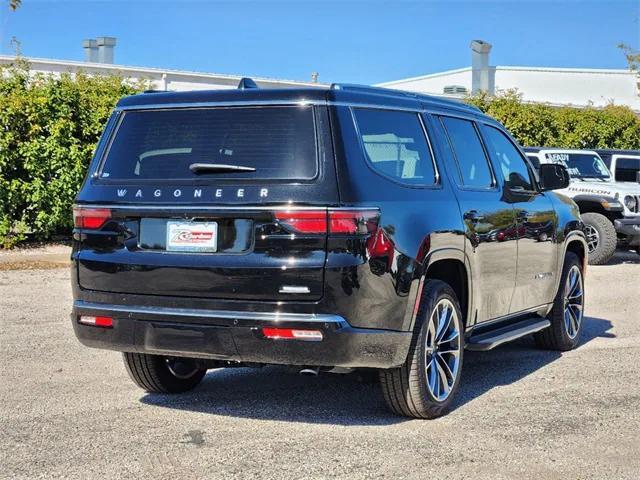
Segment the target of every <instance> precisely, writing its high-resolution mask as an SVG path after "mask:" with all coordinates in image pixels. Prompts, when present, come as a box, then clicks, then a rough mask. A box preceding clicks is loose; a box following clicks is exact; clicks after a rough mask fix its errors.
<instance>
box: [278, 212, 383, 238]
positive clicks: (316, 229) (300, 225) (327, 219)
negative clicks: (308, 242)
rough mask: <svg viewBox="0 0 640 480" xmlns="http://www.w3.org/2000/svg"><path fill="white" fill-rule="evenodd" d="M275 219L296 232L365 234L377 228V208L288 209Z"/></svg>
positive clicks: (378, 215) (378, 213) (378, 214)
mask: <svg viewBox="0 0 640 480" xmlns="http://www.w3.org/2000/svg"><path fill="white" fill-rule="evenodd" d="M275 216H276V220H278V222H279V223H280V224H282V225H284V226H285V227H287V228H288V229H289V230H293V231H294V232H296V233H312V234H321V233H327V231H328V232H329V233H331V234H366V233H373V232H375V231H376V229H377V228H378V220H379V217H380V212H379V211H378V210H331V209H330V210H329V211H326V210H289V211H282V212H276V214H275Z"/></svg>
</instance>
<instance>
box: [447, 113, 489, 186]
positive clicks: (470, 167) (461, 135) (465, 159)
mask: <svg viewBox="0 0 640 480" xmlns="http://www.w3.org/2000/svg"><path fill="white" fill-rule="evenodd" d="M441 119H442V123H443V125H444V127H445V129H446V130H447V133H448V135H449V139H450V140H451V147H452V148H453V151H454V153H455V155H456V159H457V161H458V167H459V168H460V174H461V175H462V184H463V185H464V186H466V187H485V188H487V187H491V186H492V185H493V177H492V176H491V170H490V168H489V163H488V160H487V156H486V155H485V153H484V149H483V148H482V142H481V141H480V137H478V132H477V131H476V129H475V127H474V125H473V123H472V122H470V121H468V120H462V119H459V118H451V117H441Z"/></svg>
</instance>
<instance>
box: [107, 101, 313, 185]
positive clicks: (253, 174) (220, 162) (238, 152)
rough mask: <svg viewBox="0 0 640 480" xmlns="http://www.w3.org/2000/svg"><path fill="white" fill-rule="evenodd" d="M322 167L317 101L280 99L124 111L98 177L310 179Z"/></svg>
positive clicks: (145, 178) (138, 178)
mask: <svg viewBox="0 0 640 480" xmlns="http://www.w3.org/2000/svg"><path fill="white" fill-rule="evenodd" d="M194 164H205V165H213V167H207V168H204V169H203V168H200V169H198V168H196V167H193V165H194ZM236 167H240V170H238V169H236V170H235V171H234V168H236ZM194 168H195V170H196V171H193V170H194ZM317 173H318V161H317V155H316V134H315V125H314V115H313V107H311V106H304V107H299V106H292V107H288V106H283V107H234V108H182V109H158V110H133V111H126V112H125V113H123V117H122V119H121V121H120V123H119V125H118V127H117V130H116V133H115V136H114V137H113V141H112V143H111V146H110V148H109V150H108V152H107V156H106V159H105V160H104V164H103V166H102V168H101V170H100V174H99V176H100V178H102V179H114V180H121V179H123V180H147V179H202V178H204V179H206V178H211V179H220V178H223V179H225V178H226V179H261V180H262V179H267V180H310V179H313V178H314V177H315V176H316V175H317Z"/></svg>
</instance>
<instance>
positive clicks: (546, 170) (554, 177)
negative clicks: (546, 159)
mask: <svg viewBox="0 0 640 480" xmlns="http://www.w3.org/2000/svg"><path fill="white" fill-rule="evenodd" d="M538 175H539V177H540V187H541V188H542V191H543V192H545V191H548V190H560V189H563V188H567V187H568V186H569V173H568V172H567V169H566V168H565V167H564V165H558V164H557V163H542V164H540V168H539V169H538Z"/></svg>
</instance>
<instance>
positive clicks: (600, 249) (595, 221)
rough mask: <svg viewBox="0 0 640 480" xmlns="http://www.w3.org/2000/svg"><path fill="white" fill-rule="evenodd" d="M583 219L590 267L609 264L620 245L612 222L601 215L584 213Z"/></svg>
mask: <svg viewBox="0 0 640 480" xmlns="http://www.w3.org/2000/svg"><path fill="white" fill-rule="evenodd" d="M581 217H582V221H583V222H584V224H585V226H586V234H587V243H588V245H589V265H602V264H604V263H607V262H608V261H609V260H611V257H613V254H614V253H615V252H616V246H617V245H618V235H617V234H616V229H615V228H614V226H613V224H612V223H611V221H610V220H609V219H608V218H607V217H605V216H604V215H602V214H600V213H593V212H590V213H584V214H582V215H581Z"/></svg>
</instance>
